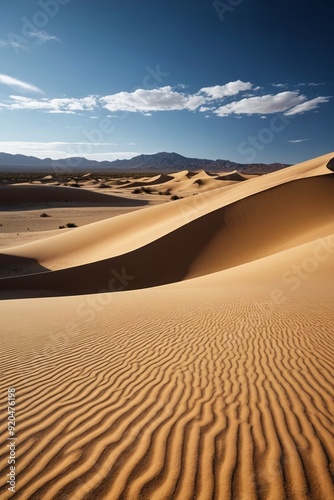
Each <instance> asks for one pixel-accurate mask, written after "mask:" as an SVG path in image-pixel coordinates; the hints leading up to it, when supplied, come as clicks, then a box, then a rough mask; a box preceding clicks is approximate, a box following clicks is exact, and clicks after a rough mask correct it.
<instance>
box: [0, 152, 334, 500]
mask: <svg viewBox="0 0 334 500" xmlns="http://www.w3.org/2000/svg"><path fill="white" fill-rule="evenodd" d="M66 184H67V185H63V184H62V183H61V182H59V181H57V178H56V176H52V175H50V176H46V177H43V178H39V179H37V180H34V181H31V182H21V183H2V185H1V186H0V205H1V206H0V216H1V221H0V223H1V226H0V278H1V279H0V298H1V301H0V322H1V327H0V332H1V333H0V340H1V364H0V366H1V393H0V402H1V413H0V415H1V435H2V436H4V439H2V441H1V448H0V452H1V453H0V455H1V461H0V497H1V499H7V498H11V497H12V496H13V493H12V492H11V491H9V490H8V483H7V480H8V478H7V474H8V473H9V471H10V469H9V463H8V453H9V451H8V446H7V442H8V441H7V437H8V432H7V424H8V418H7V417H8V414H7V406H8V392H7V391H8V388H14V389H15V415H16V428H15V436H16V439H17V440H16V445H15V483H16V485H15V494H14V498H15V499H20V500H27V499H41V500H51V499H58V500H64V499H71V500H72V499H74V500H83V499H84V500H90V499H111V500H116V499H124V500H125V499H127V500H137V499H138V500H139V499H140V500H141V499H142V500H144V499H154V500H169V499H178V500H192V499H201V500H210V499H222V500H225V499H226V500H228V499H238V500H239V499H243V500H255V499H268V500H269V499H270V500H280V499H294V500H303V499H333V498H334V484H333V478H334V439H333V438H334V399H333V395H334V390H333V381H334V307H333V306H334V280H333V277H334V196H333V194H334V153H331V154H327V155H324V156H321V157H318V158H315V159H312V160H309V161H306V162H303V163H300V164H297V165H294V166H291V167H287V168H285V169H282V170H280V171H277V172H273V173H270V174H267V175H261V176H251V175H248V176H246V175H242V174H241V173H239V172H232V173H228V172H225V173H224V172H220V173H217V174H214V173H210V172H206V171H200V172H188V171H182V172H177V173H175V174H161V175H160V174H159V175H156V176H150V177H143V178H131V177H129V176H127V177H122V176H118V177H115V178H114V179H110V178H108V179H107V178H106V179H104V178H101V179H96V178H94V176H93V175H89V174H85V175H82V176H81V177H80V178H76V179H72V180H70V181H69V182H67V183H66ZM68 225H69V227H67V226H68ZM60 226H63V227H62V228H60Z"/></svg>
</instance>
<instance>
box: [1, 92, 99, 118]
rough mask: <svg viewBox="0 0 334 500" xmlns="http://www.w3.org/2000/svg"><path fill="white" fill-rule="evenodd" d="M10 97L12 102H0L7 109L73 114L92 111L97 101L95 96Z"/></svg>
mask: <svg viewBox="0 0 334 500" xmlns="http://www.w3.org/2000/svg"><path fill="white" fill-rule="evenodd" d="M10 98H11V99H12V102H10V103H7V104H2V105H1V106H2V107H4V108H7V109H16V110H20V109H27V110H41V111H46V112H48V113H65V114H75V113H77V112H78V111H92V110H93V109H95V107H96V103H97V100H96V97H95V96H88V97H83V98H81V99H76V98H61V99H47V98H43V99H33V98H30V97H22V96H17V95H12V96H10Z"/></svg>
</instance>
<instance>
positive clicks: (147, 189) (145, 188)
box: [141, 187, 153, 194]
mask: <svg viewBox="0 0 334 500" xmlns="http://www.w3.org/2000/svg"><path fill="white" fill-rule="evenodd" d="M141 189H142V191H143V193H146V194H152V191H153V189H152V188H149V187H142V188H141Z"/></svg>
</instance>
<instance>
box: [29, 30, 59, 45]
mask: <svg viewBox="0 0 334 500" xmlns="http://www.w3.org/2000/svg"><path fill="white" fill-rule="evenodd" d="M29 37H31V38H36V40H37V42H38V43H39V44H40V45H42V44H43V43H46V42H60V40H59V38H58V37H56V36H53V35H49V34H48V33H47V32H46V31H31V32H30V33H29Z"/></svg>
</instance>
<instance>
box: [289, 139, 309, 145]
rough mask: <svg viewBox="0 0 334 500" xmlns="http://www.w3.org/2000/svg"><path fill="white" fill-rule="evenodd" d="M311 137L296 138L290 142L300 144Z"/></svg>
mask: <svg viewBox="0 0 334 500" xmlns="http://www.w3.org/2000/svg"><path fill="white" fill-rule="evenodd" d="M308 140H309V139H295V140H291V141H288V142H291V143H292V144H298V143H299V142H305V141H308Z"/></svg>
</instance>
